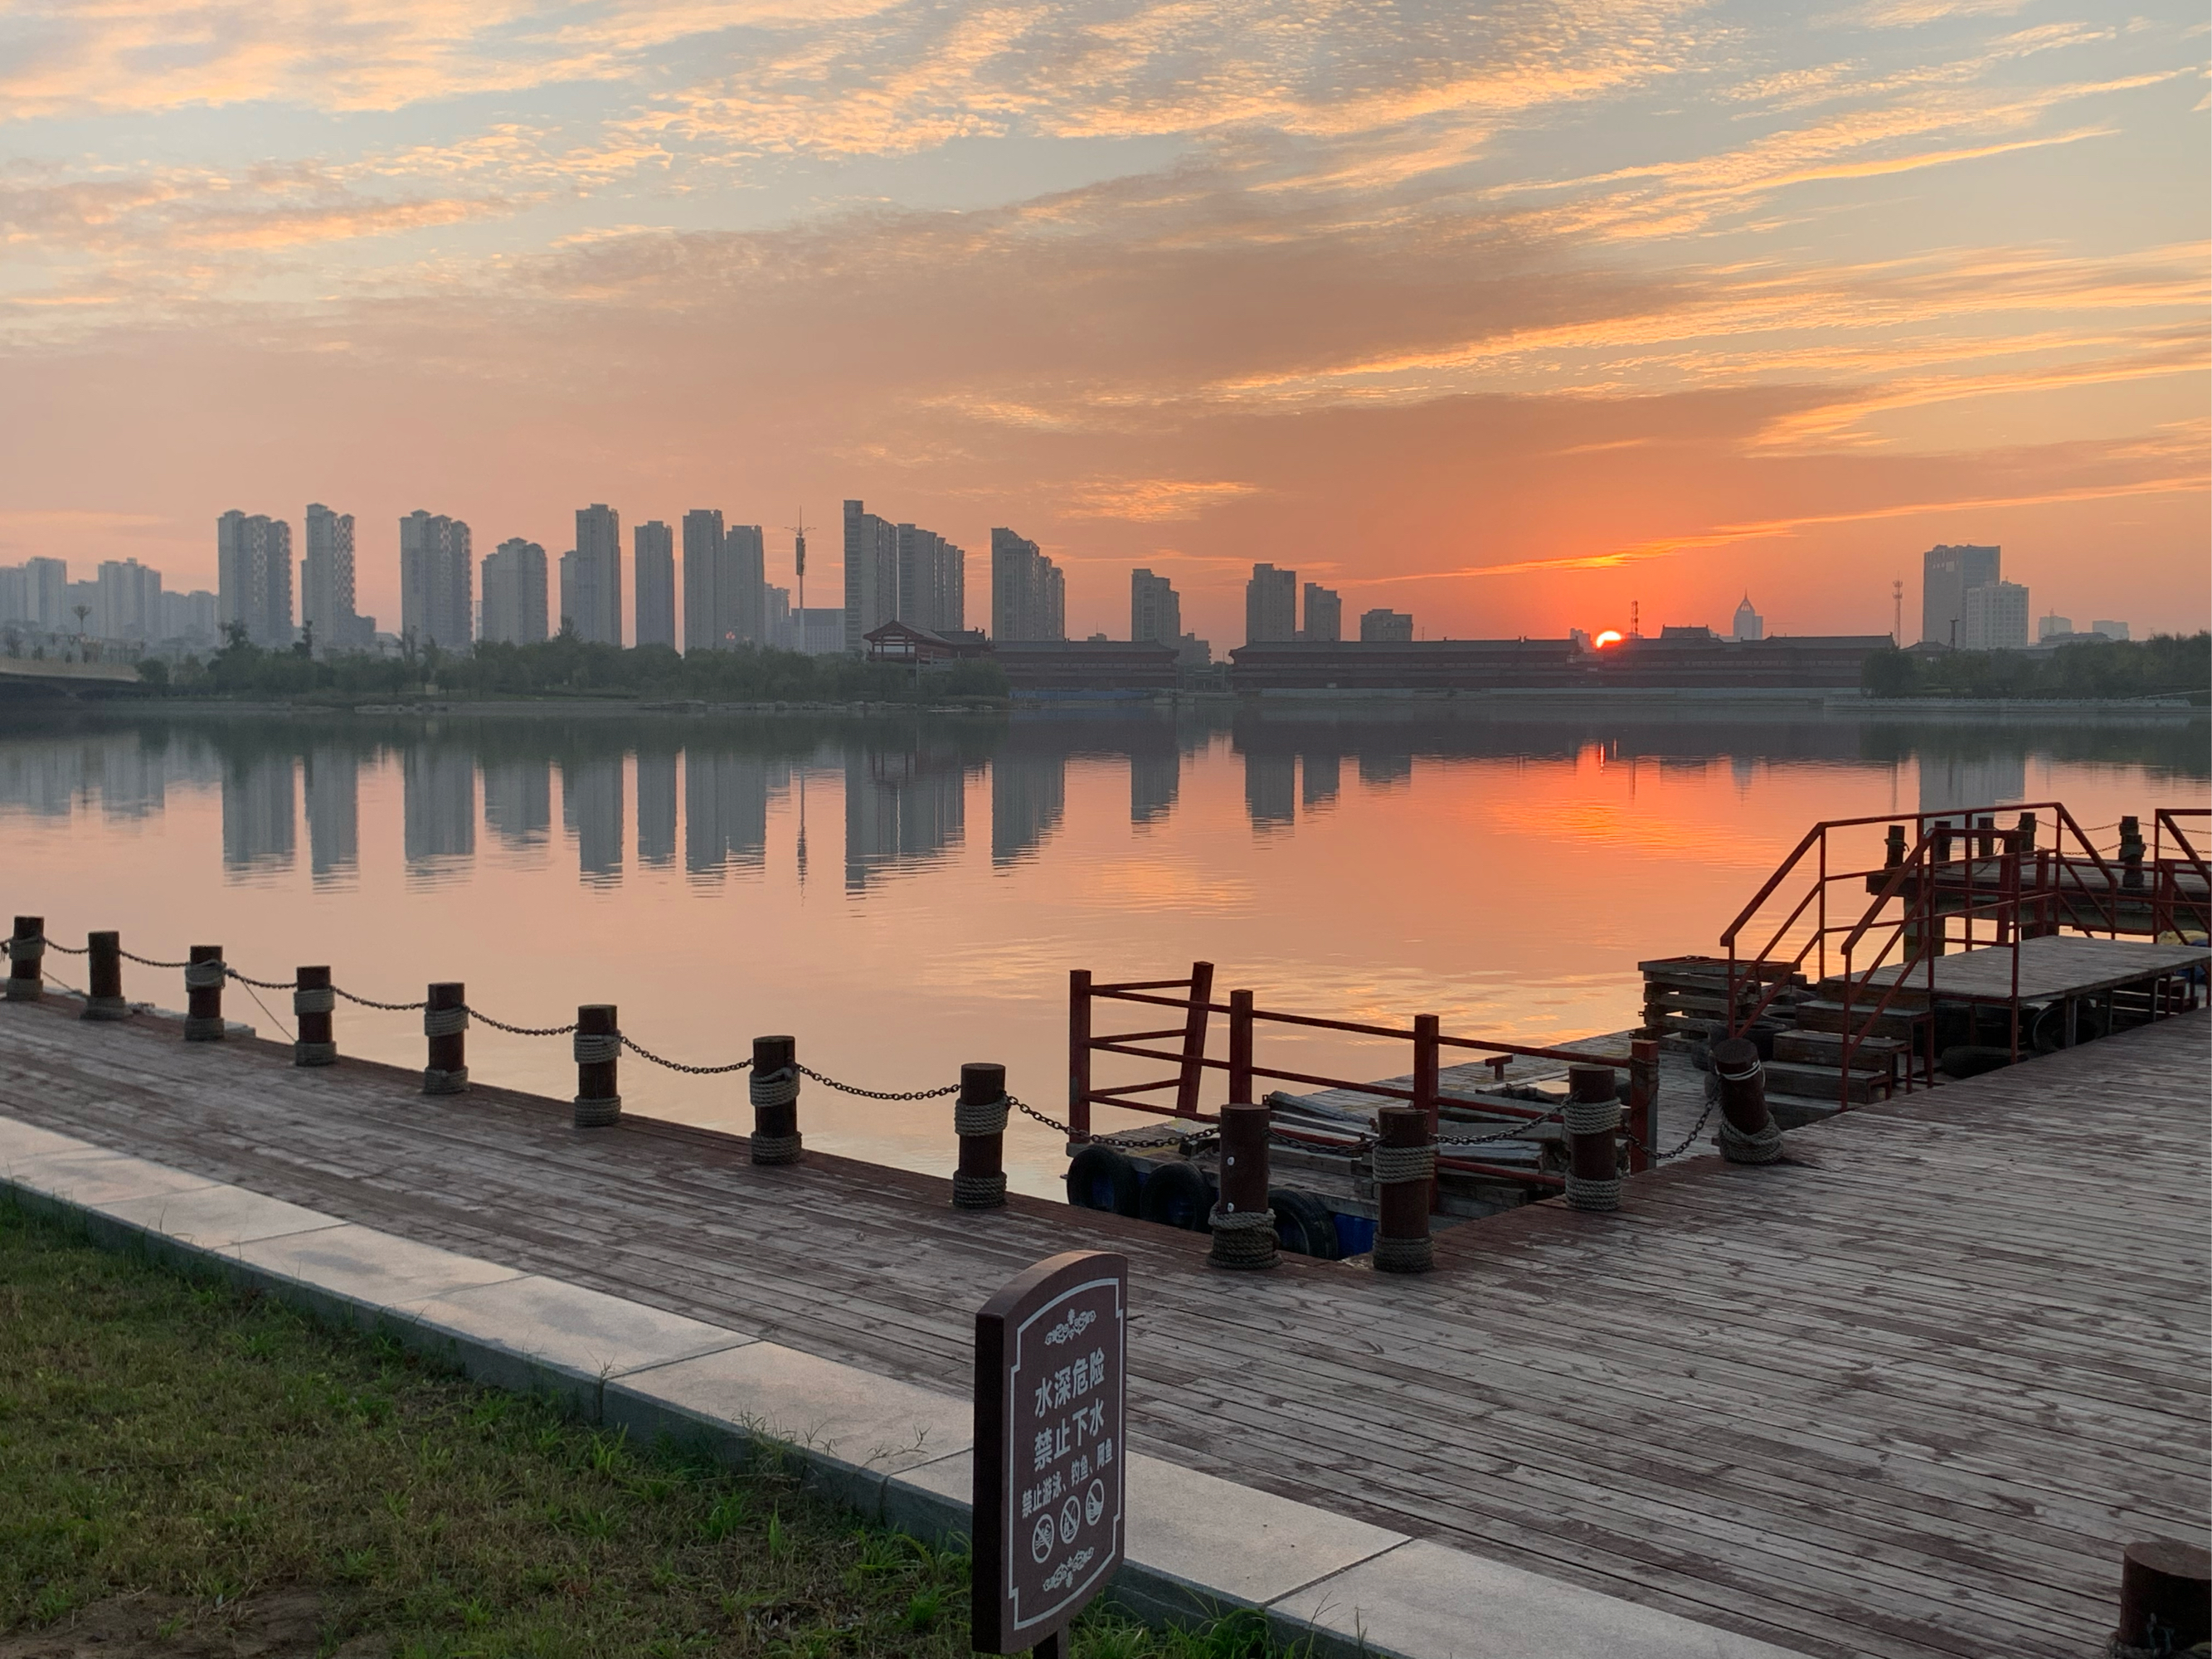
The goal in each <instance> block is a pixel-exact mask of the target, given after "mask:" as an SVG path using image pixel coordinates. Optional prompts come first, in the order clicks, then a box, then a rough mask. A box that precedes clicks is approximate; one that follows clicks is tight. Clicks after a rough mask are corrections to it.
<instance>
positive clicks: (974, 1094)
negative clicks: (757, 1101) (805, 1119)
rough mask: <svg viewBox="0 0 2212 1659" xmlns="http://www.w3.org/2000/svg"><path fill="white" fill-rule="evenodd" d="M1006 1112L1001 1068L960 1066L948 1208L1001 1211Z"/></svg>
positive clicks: (984, 1064) (978, 1062) (972, 1063)
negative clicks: (956, 1162)
mask: <svg viewBox="0 0 2212 1659" xmlns="http://www.w3.org/2000/svg"><path fill="white" fill-rule="evenodd" d="M755 1052H756V1053H757V1052H758V1051H757V1050H756V1051H755ZM756 1064H757V1061H756ZM795 1110H796V1108H794V1111H795ZM1006 1111H1007V1106H1006V1067H1005V1066H995V1065H993V1064H991V1063H990V1062H988V1061H987V1060H971V1061H969V1063H968V1064H966V1065H964V1066H962V1067H961V1068H960V1094H959V1097H958V1098H957V1099H956V1100H955V1101H954V1103H953V1106H952V1133H954V1134H956V1135H957V1136H959V1137H960V1167H959V1168H958V1169H957V1170H954V1171H953V1172H952V1207H953V1208H954V1209H956V1210H996V1209H1001V1208H1003V1207H1005V1205H1006Z"/></svg>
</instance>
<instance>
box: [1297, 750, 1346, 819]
mask: <svg viewBox="0 0 2212 1659" xmlns="http://www.w3.org/2000/svg"><path fill="white" fill-rule="evenodd" d="M1343 759H1344V757H1342V756H1340V755H1339V754H1338V753H1337V752H1336V750H1334V749H1309V750H1306V751H1305V753H1304V755H1302V756H1300V757H1299V765H1300V766H1301V768H1302V769H1303V771H1302V774H1301V776H1300V779H1299V781H1300V782H1301V783H1302V784H1303V785H1304V789H1303V791H1302V792H1301V793H1302V794H1303V796H1304V803H1305V809H1306V811H1309V812H1311V811H1314V810H1315V809H1316V807H1322V806H1329V805H1334V803H1335V800H1336V792H1337V789H1338V787H1339V782H1340V775H1341V774H1342V772H1343V770H1344V765H1343Z"/></svg>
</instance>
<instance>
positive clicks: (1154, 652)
mask: <svg viewBox="0 0 2212 1659" xmlns="http://www.w3.org/2000/svg"><path fill="white" fill-rule="evenodd" d="M990 659H991V660H992V661H993V662H995V663H997V664H998V665H999V666H1000V667H1001V668H1003V669H1005V670H1006V684H1008V686H1009V687H1011V688H1012V690H1013V693H1014V695H1015V696H1022V695H1023V694H1024V693H1025V692H1030V693H1034V692H1048V693H1049V692H1080V691H1172V690H1175V689H1176V648H1175V647H1173V646H1171V645H1155V644H1153V643H1152V641H1149V640H1146V641H1134V642H1133V641H1128V640H994V641H992V642H991V648H990Z"/></svg>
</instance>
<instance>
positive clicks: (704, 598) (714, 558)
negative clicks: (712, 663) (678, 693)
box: [684, 507, 731, 653]
mask: <svg viewBox="0 0 2212 1659" xmlns="http://www.w3.org/2000/svg"><path fill="white" fill-rule="evenodd" d="M721 556H722V509H721V508H720V507H693V508H692V509H691V510H690V512H689V513H685V514H684V650H685V651H686V652H687V653H689V652H692V651H720V650H721V649H723V648H724V647H726V645H728V644H729V643H731V642H730V641H726V640H725V639H724V638H723V637H722V632H723V629H722V622H721V610H720V605H718V604H717V603H716V592H715V582H714V576H715V568H716V565H717V564H718V562H720V558H721Z"/></svg>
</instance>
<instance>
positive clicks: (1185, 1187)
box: [1137, 1158, 1213, 1233]
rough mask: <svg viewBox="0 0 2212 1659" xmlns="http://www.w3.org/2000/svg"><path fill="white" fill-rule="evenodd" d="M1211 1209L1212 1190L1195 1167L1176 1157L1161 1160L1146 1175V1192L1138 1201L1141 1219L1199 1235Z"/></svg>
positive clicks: (1204, 1226) (1199, 1170) (1203, 1228)
mask: <svg viewBox="0 0 2212 1659" xmlns="http://www.w3.org/2000/svg"><path fill="white" fill-rule="evenodd" d="M1212 1207H1213V1188H1212V1187H1211V1186H1210V1185H1208V1184H1207V1182H1206V1171H1205V1170H1201V1169H1200V1168H1199V1167H1198V1166H1197V1165H1196V1164H1188V1163H1185V1162H1184V1161H1183V1160H1182V1158H1162V1159H1161V1160H1160V1161H1159V1162H1158V1163H1157V1164H1153V1165H1152V1168H1151V1169H1150V1170H1146V1172H1145V1190H1144V1192H1143V1194H1141V1195H1140V1196H1139V1198H1138V1200H1137V1214H1138V1215H1139V1218H1142V1219H1144V1220H1146V1221H1156V1222H1158V1223H1159V1225H1162V1226H1164V1227H1180V1228H1182V1230H1183V1231H1186V1232H1193V1233H1202V1232H1204V1231H1206V1212H1207V1211H1208V1210H1211V1209H1212Z"/></svg>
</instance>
